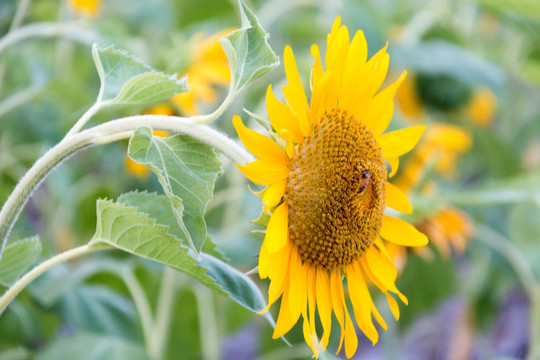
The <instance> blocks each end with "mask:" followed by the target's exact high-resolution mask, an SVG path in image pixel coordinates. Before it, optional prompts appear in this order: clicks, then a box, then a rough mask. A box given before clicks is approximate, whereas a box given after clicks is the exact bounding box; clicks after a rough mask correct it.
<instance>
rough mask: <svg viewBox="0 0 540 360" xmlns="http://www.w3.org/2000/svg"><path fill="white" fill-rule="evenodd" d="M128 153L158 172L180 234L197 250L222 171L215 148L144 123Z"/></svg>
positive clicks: (201, 242) (203, 238)
mask: <svg viewBox="0 0 540 360" xmlns="http://www.w3.org/2000/svg"><path fill="white" fill-rule="evenodd" d="M128 155H129V157H130V158H131V159H133V160H134V161H136V162H138V163H140V164H143V165H148V166H149V167H150V169H152V171H153V172H154V173H155V174H156V175H157V177H158V180H159V183H160V184H161V186H162V187H163V190H164V191H165V194H166V195H167V197H168V198H169V200H170V202H171V206H172V209H173V213H174V217H175V219H176V222H177V223H178V226H179V227H180V229H181V230H182V232H183V236H181V237H179V238H180V239H187V241H188V243H189V245H190V247H191V248H192V249H193V251H195V253H197V254H198V253H199V252H200V250H201V248H202V246H203V243H204V240H205V239H206V224H205V222H204V211H205V209H206V205H207V204H208V201H210V199H212V196H213V193H214V184H215V181H216V178H217V176H218V175H219V174H220V173H221V166H220V163H219V161H218V160H217V158H216V155H215V153H214V151H213V150H212V148H210V147H209V146H208V145H205V144H203V143H202V142H200V141H198V140H195V139H193V138H190V137H188V136H185V135H176V136H172V137H169V138H159V137H155V136H152V130H151V129H150V128H149V127H145V126H143V127H139V128H138V129H137V131H135V134H134V135H133V137H132V138H131V140H130V141H129V149H128Z"/></svg>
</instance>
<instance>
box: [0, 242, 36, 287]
mask: <svg viewBox="0 0 540 360" xmlns="http://www.w3.org/2000/svg"><path fill="white" fill-rule="evenodd" d="M40 253H41V243H40V241H39V238H38V237H37V236H34V237H30V238H26V239H23V240H19V241H16V242H13V243H11V244H9V245H7V246H6V248H5V249H4V252H3V254H2V258H1V259H0V284H2V285H4V286H10V285H11V284H13V283H14V282H15V281H16V280H17V279H18V278H19V276H21V275H22V274H24V272H25V271H26V270H27V269H28V268H29V267H30V266H31V265H32V264H33V263H34V262H35V261H36V259H37V257H38V256H39V254H40Z"/></svg>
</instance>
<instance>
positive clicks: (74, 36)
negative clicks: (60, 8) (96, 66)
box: [0, 22, 96, 53]
mask: <svg viewBox="0 0 540 360" xmlns="http://www.w3.org/2000/svg"><path fill="white" fill-rule="evenodd" d="M55 36H61V37H63V38H67V39H71V40H74V41H78V42H81V43H83V44H89V45H91V44H92V43H94V42H95V41H96V35H95V34H94V33H92V32H90V31H87V30H85V29H82V28H81V27H79V26H77V25H74V24H72V23H52V22H51V23H48V22H44V23H35V24H30V25H26V26H23V27H20V28H17V29H15V30H13V31H10V32H9V33H8V34H7V35H6V36H4V37H3V38H2V39H0V53H2V51H4V50H5V49H6V48H8V47H9V46H11V45H13V44H16V43H18V42H20V41H22V40H25V39H28V38H33V37H41V38H43V37H55Z"/></svg>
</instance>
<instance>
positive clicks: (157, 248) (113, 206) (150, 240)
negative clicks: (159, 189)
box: [90, 193, 274, 325]
mask: <svg viewBox="0 0 540 360" xmlns="http://www.w3.org/2000/svg"><path fill="white" fill-rule="evenodd" d="M121 201H125V202H127V203H128V204H130V205H131V204H133V205H135V204H137V205H136V207H135V206H129V205H127V204H125V203H122V202H121ZM166 201H167V199H166V197H165V196H163V195H156V194H148V193H128V194H124V195H122V196H121V197H120V198H119V199H118V202H116V203H114V202H112V201H110V200H98V203H97V227H96V234H95V235H94V237H93V238H92V240H91V242H90V244H91V245H94V246H100V244H107V245H111V246H113V247H115V248H118V249H121V250H124V251H126V252H129V253H132V254H135V255H138V256H141V257H144V258H147V259H151V260H155V261H158V262H160V263H162V264H165V265H167V266H170V267H171V268H173V269H175V270H178V271H180V272H183V273H184V274H187V275H189V276H191V277H193V278H194V279H195V280H197V281H199V282H201V283H202V284H203V285H205V286H207V287H209V288H210V289H213V290H216V291H218V292H219V293H221V294H224V295H227V296H229V297H230V298H231V299H232V300H234V301H235V302H237V303H238V304H240V305H241V306H243V307H245V308H246V309H249V310H251V311H253V312H258V311H260V310H262V309H263V308H264V307H265V306H266V304H265V301H264V298H263V295H262V294H261V292H260V290H259V288H258V287H257V286H256V285H255V283H254V282H253V281H252V280H251V279H250V278H249V277H248V276H247V275H245V274H243V273H241V272H240V271H238V270H236V269H235V268H233V267H232V266H230V265H228V264H226V263H224V262H223V261H221V260H219V259H217V258H215V257H213V256H211V255H208V254H204V253H201V254H200V256H201V260H200V261H199V262H197V261H196V260H195V256H194V254H193V253H191V252H190V251H189V250H188V249H187V248H186V247H184V246H182V245H181V243H180V241H179V240H178V239H176V238H175V237H174V236H173V235H171V233H169V232H168V230H169V229H168V226H167V225H163V223H169V224H171V223H172V225H175V224H174V223H173V221H174V220H172V218H173V215H172V214H171V210H170V208H167V207H166V206H165V205H166ZM144 210H146V211H152V213H151V214H150V215H148V214H146V213H143V212H141V211H144ZM154 211H157V212H154ZM150 216H151V217H155V218H156V219H157V221H156V220H155V219H154V218H151V217H150ZM162 221H163V223H162ZM173 232H175V231H174V230H173ZM264 316H265V318H266V319H267V320H268V321H269V322H270V323H271V324H272V325H273V324H274V321H273V319H272V317H271V315H270V314H269V313H266V314H265V315H264Z"/></svg>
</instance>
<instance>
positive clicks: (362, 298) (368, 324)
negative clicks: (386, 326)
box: [347, 263, 379, 345]
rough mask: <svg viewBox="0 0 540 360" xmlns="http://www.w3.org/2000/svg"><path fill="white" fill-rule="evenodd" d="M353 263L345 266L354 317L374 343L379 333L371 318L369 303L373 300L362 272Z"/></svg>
mask: <svg viewBox="0 0 540 360" xmlns="http://www.w3.org/2000/svg"><path fill="white" fill-rule="evenodd" d="M354 264H356V263H353V264H350V265H348V266H347V285H348V287H349V297H350V298H351V302H352V305H353V310H354V317H355V319H356V323H357V324H358V327H359V328H360V329H361V330H362V332H363V333H364V334H365V335H366V336H367V337H368V339H370V340H371V342H372V343H373V345H375V344H376V343H377V341H378V340H379V334H378V333H377V329H376V328H375V326H374V325H373V321H372V320H371V303H372V302H373V300H372V299H371V295H370V293H369V290H368V287H367V284H366V281H365V279H364V276H363V274H362V273H359V272H357V271H356V269H355V267H354V266H353V265H354Z"/></svg>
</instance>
